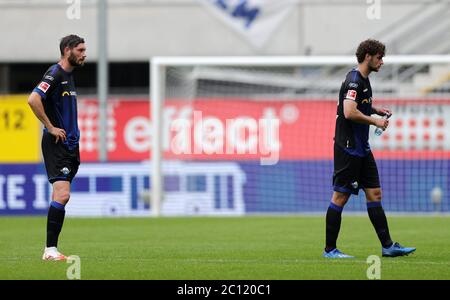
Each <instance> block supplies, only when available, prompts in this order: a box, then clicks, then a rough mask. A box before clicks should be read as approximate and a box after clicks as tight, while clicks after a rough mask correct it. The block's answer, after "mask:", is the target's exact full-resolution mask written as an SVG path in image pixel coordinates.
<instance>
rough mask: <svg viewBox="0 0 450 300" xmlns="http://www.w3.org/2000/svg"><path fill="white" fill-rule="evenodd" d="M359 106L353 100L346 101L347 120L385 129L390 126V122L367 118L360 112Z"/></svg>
mask: <svg viewBox="0 0 450 300" xmlns="http://www.w3.org/2000/svg"><path fill="white" fill-rule="evenodd" d="M357 105H358V104H357V103H356V102H355V101H353V100H350V99H346V100H344V116H345V118H346V119H348V120H351V121H353V122H357V123H362V124H369V125H374V126H377V127H380V128H383V129H386V128H387V127H388V126H389V120H387V119H380V118H374V117H370V116H366V115H364V114H363V113H362V112H360V111H359V110H358V108H357Z"/></svg>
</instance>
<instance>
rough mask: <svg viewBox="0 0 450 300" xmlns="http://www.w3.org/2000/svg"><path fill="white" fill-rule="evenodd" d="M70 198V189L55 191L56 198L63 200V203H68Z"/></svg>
mask: <svg viewBox="0 0 450 300" xmlns="http://www.w3.org/2000/svg"><path fill="white" fill-rule="evenodd" d="M69 199H70V192H69V191H65V190H63V191H57V192H55V200H57V201H58V202H61V203H62V204H64V205H65V204H66V203H67V202H69Z"/></svg>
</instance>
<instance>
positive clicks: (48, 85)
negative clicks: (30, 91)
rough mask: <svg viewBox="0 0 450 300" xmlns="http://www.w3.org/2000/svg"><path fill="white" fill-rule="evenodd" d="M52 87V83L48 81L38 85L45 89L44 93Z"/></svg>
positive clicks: (39, 87)
mask: <svg viewBox="0 0 450 300" xmlns="http://www.w3.org/2000/svg"><path fill="white" fill-rule="evenodd" d="M49 88H50V84H48V83H47V82H44V81H42V82H41V83H40V84H39V85H38V89H40V90H41V91H43V92H44V93H46V92H47V91H48V89H49Z"/></svg>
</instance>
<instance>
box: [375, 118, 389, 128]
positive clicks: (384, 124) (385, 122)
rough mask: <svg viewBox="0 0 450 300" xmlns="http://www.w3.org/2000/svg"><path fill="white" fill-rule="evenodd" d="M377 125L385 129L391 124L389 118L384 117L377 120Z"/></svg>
mask: <svg viewBox="0 0 450 300" xmlns="http://www.w3.org/2000/svg"><path fill="white" fill-rule="evenodd" d="M375 126H376V127H380V128H381V129H383V130H386V128H388V126H389V120H387V119H384V118H383V119H380V118H378V119H376V121H375Z"/></svg>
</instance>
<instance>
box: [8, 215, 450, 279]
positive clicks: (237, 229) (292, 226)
mask: <svg viewBox="0 0 450 300" xmlns="http://www.w3.org/2000/svg"><path fill="white" fill-rule="evenodd" d="M388 220H389V224H390V231H391V235H392V237H393V239H394V240H396V241H399V242H400V243H402V244H404V245H405V246H414V247H417V251H416V253H414V254H413V255H410V256H407V257H397V258H381V279H450V217H445V216H389V215H388ZM45 225H46V218H44V217H1V218H0V228H1V231H0V260H1V261H0V279H66V278H67V277H66V271H67V268H68V267H69V266H70V265H69V264H67V263H65V262H44V261H42V260H41V256H42V250H43V246H44V241H45ZM324 226H325V225H324V217H322V216H301V215H300V216H252V217H230V218H215V217H214V218H203V217H193V218H123V219H117V218H103V219H79V218H67V219H66V220H65V224H64V228H63V232H62V234H61V237H60V241H59V250H60V251H61V252H63V253H64V254H66V255H77V256H79V257H80V259H81V279H177V280H187V279H198V280H201V279H222V280H226V279H258V280H276V279H367V276H366V272H367V268H368V267H369V264H368V263H367V262H366V259H367V257H368V256H369V255H379V256H381V249H380V245H379V242H378V239H377V237H376V234H375V232H374V230H373V228H372V225H371V223H370V221H369V218H368V217H367V216H363V215H361V216H354V215H344V216H343V221H342V228H341V234H340V238H339V240H338V247H339V248H340V249H341V250H342V251H344V252H346V253H348V254H351V255H355V256H356V258H355V259H349V260H329V259H328V260H327V259H324V258H322V257H321V254H322V248H323V244H324V238H325V237H324V231H325V230H324Z"/></svg>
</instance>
